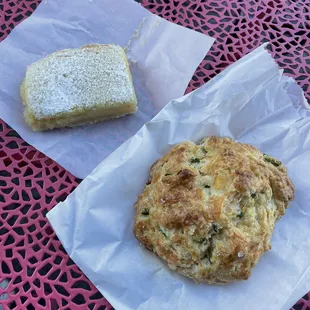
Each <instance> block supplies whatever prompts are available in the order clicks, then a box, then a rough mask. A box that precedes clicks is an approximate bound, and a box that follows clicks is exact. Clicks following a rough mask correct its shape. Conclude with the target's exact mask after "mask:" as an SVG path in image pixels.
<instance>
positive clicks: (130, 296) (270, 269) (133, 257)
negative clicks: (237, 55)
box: [47, 46, 310, 310]
mask: <svg viewBox="0 0 310 310" xmlns="http://www.w3.org/2000/svg"><path fill="white" fill-rule="evenodd" d="M208 135H218V136H229V137H232V138H234V139H237V140H238V141H241V142H247V143H251V144H253V145H254V146H256V147H258V148H259V149H260V150H262V151H263V152H266V153H268V154H270V155H273V156H275V157H276V158H279V159H280V160H282V161H283V162H284V164H285V165H286V166H287V167H288V171H289V175H290V177H291V178H292V180H293V182H294V184H295V186H296V198H295V200H294V202H293V203H291V205H290V208H289V209H288V210H287V212H286V215H285V216H284V217H283V218H281V219H280V221H279V222H278V223H277V225H276V228H275V232H274V235H273V240H272V250H270V251H268V252H267V253H266V254H265V255H264V256H263V257H262V259H261V260H260V262H259V263H258V265H257V266H256V268H255V269H254V270H253V274H252V276H251V278H250V279H249V280H248V281H243V282H240V283H234V284H230V285H226V286H210V285H204V284H200V285H199V284H195V283H194V282H193V281H191V280H188V279H186V278H184V277H182V276H179V275H178V274H176V273H175V272H172V271H170V270H169V269H168V268H167V267H166V266H165V264H164V263H163V262H162V261H161V260H160V259H158V258H157V257H156V256H155V255H154V254H152V253H150V252H149V251H147V250H145V249H144V248H142V247H141V246H140V245H139V243H138V241H137V240H136V239H135V237H134V235H133V233H132V228H133V218H134V206H133V205H134V203H135V201H136V199H137V196H138V195H139V194H140V193H141V191H142V190H143V188H144V186H145V183H146V181H147V178H148V173H149V168H150V166H151V165H152V163H153V162H154V161H155V160H156V159H158V158H159V157H160V156H162V155H163V154H165V153H166V152H167V151H168V150H169V149H170V148H171V146H172V145H174V144H176V143H179V142H181V141H184V140H193V141H197V142H198V141H199V140H200V139H201V138H203V137H205V136H208ZM309 156H310V118H309V112H308V111H307V110H306V107H305V103H304V97H303V93H302V91H301V89H300V88H299V86H297V84H296V83H295V81H294V80H292V79H290V78H287V77H285V76H282V73H281V71H279V70H278V67H277V65H276V64H275V63H274V61H273V59H272V57H271V56H270V55H269V53H268V52H267V51H266V50H265V49H264V46H262V47H260V48H258V49H256V50H255V51H253V52H252V53H250V54H249V55H247V56H245V57H243V58H242V59H241V60H239V61H238V62H236V63H235V64H233V65H232V66H230V67H229V68H227V69H226V70H225V71H223V72H222V73H221V74H219V75H218V76H216V77H215V78H214V79H213V80H211V81H210V82H208V83H207V84H205V85H204V86H203V87H201V88H200V89H198V90H196V91H195V92H193V93H191V94H189V95H187V96H184V97H182V98H180V99H177V100H173V101H171V102H170V103H169V104H168V105H167V106H166V107H165V108H164V109H163V110H162V111H161V112H160V113H159V114H158V115H157V116H156V117H155V118H154V119H153V120H152V121H151V122H149V123H148V124H146V125H145V126H143V128H142V129H141V130H140V131H139V132H138V133H137V134H136V135H135V136H134V137H132V138H131V139H130V140H128V141H127V142H126V143H124V144H123V145H122V146H121V147H120V148H118V149H117V150H116V151H115V152H114V153H112V154H111V155H110V156H109V157H108V158H106V159H105V160H104V161H103V162H102V163H101V164H100V165H99V166H98V167H97V168H96V169H95V170H94V171H93V173H92V174H90V175H89V176H88V177H87V178H86V179H85V180H84V181H83V182H82V183H81V184H80V186H79V187H78V188H77V189H76V190H75V191H74V192H73V194H71V195H70V196H69V197H68V198H67V200H66V201H65V202H63V203H60V204H59V205H57V206H56V207H55V208H54V209H53V210H51V211H50V212H49V213H48V215H47V216H48V219H49V221H50V223H51V224H52V226H53V228H54V229H55V231H56V233H57V235H58V237H59V239H60V240H61V242H62V243H63V245H64V247H65V249H66V251H67V252H68V254H69V255H70V257H71V258H72V259H73V260H74V261H75V262H76V263H77V265H78V266H79V267H80V268H81V269H82V270H83V271H84V273H85V274H86V275H87V276H88V278H89V279H90V280H91V281H92V282H93V283H94V284H95V285H96V287H97V288H98V289H99V290H100V291H101V292H102V294H103V295H104V296H105V297H106V298H107V299H108V300H109V301H110V303H111V304H112V305H113V306H114V307H115V308H116V309H117V310H121V309H139V310H140V309H145V310H146V309H154V310H155V309H171V310H174V309H191V310H200V309H225V310H226V309H229V310H234V309H236V310H237V309H238V310H240V309H252V310H265V309H266V310H270V309H272V310H277V309H283V310H288V308H289V307H290V306H292V305H293V304H294V303H295V302H296V301H297V300H298V299H299V298H300V297H301V296H302V295H303V294H305V293H306V292H307V291H308V290H309V289H310V283H309V281H306V280H307V279H309V273H307V270H308V268H309V266H310V255H309V253H310V242H309V238H310V228H309V227H310V210H309V201H310V192H309V175H310V165H309Z"/></svg>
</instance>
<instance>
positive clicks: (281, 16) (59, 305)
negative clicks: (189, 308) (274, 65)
mask: <svg viewBox="0 0 310 310" xmlns="http://www.w3.org/2000/svg"><path fill="white" fill-rule="evenodd" d="M39 2H40V0H0V41H1V40H3V39H4V38H5V37H6V36H7V35H8V34H9V33H10V31H11V30H12V29H13V28H14V26H16V25H17V24H18V23H19V22H21V21H22V20H24V19H25V18H27V17H28V16H30V15H31V13H32V12H33V11H34V10H35V9H36V7H37V5H38V4H39ZM139 2H141V4H142V5H143V6H144V7H146V8H147V9H149V10H150V11H152V12H153V13H155V14H158V15H160V16H162V17H164V18H166V19H168V20H170V21H173V22H175V23H178V24H181V25H183V26H186V27H190V28H192V29H195V30H197V31H201V32H203V33H205V34H208V35H210V36H212V37H214V38H216V42H215V44H214V45H213V47H212V49H211V50H210V52H209V53H208V55H207V56H206V57H205V59H204V61H203V62H202V63H201V64H200V66H199V68H198V69H197V71H196V73H195V75H194V76H193V78H192V80H191V82H190V84H189V87H188V90H187V91H191V90H193V89H195V88H197V87H199V86H200V85H202V84H203V83H205V82H207V81H208V80H209V79H211V78H212V77H214V76H215V75H216V74H218V73H219V72H221V71H222V70H223V69H224V68H226V67H227V66H228V65H229V64H231V63H232V62H234V61H236V60H237V59H239V58H240V57H242V56H243V55H245V54H246V53H248V52H249V51H251V50H253V49H254V48H256V47H258V46H259V45H260V44H261V43H263V42H267V41H269V42H271V46H270V50H271V52H272V55H273V56H274V58H275V59H276V61H277V62H278V64H279V66H280V67H282V68H283V69H284V72H285V73H286V74H288V75H290V76H292V77H294V78H295V79H296V80H297V82H298V83H299V84H300V85H301V86H302V88H303V89H304V91H305V94H306V97H307V99H308V100H309V99H310V87H309V84H310V3H309V1H308V0H270V1H269V0H200V1H198V0H174V1H172V0H140V1H139ZM0 61H1V60H0ZM0 87H1V85H0ZM79 181H80V180H77V179H76V178H75V177H74V176H72V175H71V174H70V173H68V172H67V171H65V170H64V169H63V168H62V167H61V166H59V165H58V164H57V163H55V162H54V161H53V160H51V159H49V158H48V157H46V156H45V155H44V154H42V153H40V152H39V151H37V150H36V149H34V148H33V147H32V146H29V145H28V144H27V143H26V142H24V141H23V140H22V139H21V138H20V137H19V136H18V134H17V133H16V132H15V131H14V130H13V129H11V128H10V127H9V126H8V125H6V124H5V123H4V122H3V121H1V120H0V266H1V267H0V268H1V269H0V309H1V305H2V306H3V308H4V309H27V310H31V309H52V310H54V309H91V310H92V309H95V310H103V309H107V310H108V309H112V308H111V306H110V304H109V303H108V302H107V301H106V300H105V299H104V297H102V295H101V294H100V293H99V292H98V291H97V290H96V288H95V287H94V286H93V285H92V284H91V283H90V282H89V281H88V279H87V278H86V277H85V276H84V275H83V273H82V272H81V271H80V270H79V268H78V267H77V266H76V265H75V264H74V263H73V261H72V260H71V259H70V258H69V257H68V256H67V254H66V253H65V251H64V249H63V247H62V245H61V243H60V242H59V240H58V239H57V237H56V235H55V233H54V232H53V230H52V228H51V227H50V225H49V224H48V222H47V220H46V217H45V215H46V213H47V212H48V210H50V209H51V208H52V207H53V206H55V205H56V204H57V202H59V201H63V200H64V199H65V198H66V196H67V195H68V194H69V193H70V192H72V191H73V190H74V188H75V187H76V186H77V185H78V183H79ZM309 299H310V293H308V294H307V295H305V296H304V297H303V298H301V299H300V300H299V301H298V302H297V303H296V304H295V306H294V307H293V308H292V309H295V310H306V309H307V310H310V300H309Z"/></svg>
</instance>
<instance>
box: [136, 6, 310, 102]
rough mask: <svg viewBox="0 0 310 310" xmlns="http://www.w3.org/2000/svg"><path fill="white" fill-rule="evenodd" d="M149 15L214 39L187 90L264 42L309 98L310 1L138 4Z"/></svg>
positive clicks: (192, 88)
mask: <svg viewBox="0 0 310 310" xmlns="http://www.w3.org/2000/svg"><path fill="white" fill-rule="evenodd" d="M139 2H140V3H141V4H142V5H143V6H144V7H146V8H148V9H149V10H150V11H151V12H153V13H155V14H158V15H160V16H161V17H163V18H166V19H168V20H170V21H172V22H175V23H178V24H180V25H183V26H186V27H189V28H192V29H195V30H197V31H200V32H203V33H205V34H208V35H210V36H212V37H213V38H215V39H216V41H215V43H214V44H213V46H212V48H211V50H210V52H209V53H208V55H207V56H206V57H205V59H204V61H203V62H202V63H201V64H200V66H199V68H198V69H197V71H196V73H195V75H194V77H193V79H192V80H191V82H190V84H189V87H188V91H191V90H194V89H195V88H197V87H199V86H201V85H202V84H203V83H205V82H207V81H209V80H210V79H211V78H213V77H214V76H215V75H217V74H218V73H220V72H221V71H222V70H223V69H225V68H226V67H227V66H229V65H230V64H232V63H233V62H235V61H236V60H238V59H239V58H241V57H242V56H244V55H245V54H247V53H248V52H250V51H252V50H253V49H255V48H256V47H258V46H259V45H261V44H262V43H264V42H270V43H271V44H270V46H269V48H270V51H271V54H272V55H273V57H274V59H275V60H276V62H277V63H278V64H279V66H280V67H281V68H283V69H284V72H285V74H287V75H289V76H292V77H293V78H295V79H296V81H297V82H298V84H299V85H300V86H301V87H302V88H303V90H304V92H305V95H306V98H307V99H308V101H309V100H310V86H309V84H310V2H309V0H222V1H219V0H174V1H169V0H139Z"/></svg>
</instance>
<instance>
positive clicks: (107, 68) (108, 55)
mask: <svg viewBox="0 0 310 310" xmlns="http://www.w3.org/2000/svg"><path fill="white" fill-rule="evenodd" d="M125 57H126V56H125V53H124V51H123V49H122V48H121V47H119V46H117V45H90V46H86V47H83V48H80V49H68V50H62V51H59V52H56V53H54V54H51V55H49V56H48V57H46V58H44V59H41V60H39V61H38V62H36V63H34V64H32V65H31V66H30V67H29V68H28V70H27V73H26V79H25V89H26V90H27V99H28V103H29V108H30V109H31V111H32V113H33V115H34V116H35V117H36V118H38V119H40V118H44V117H51V116H54V115H57V114H59V113H66V112H71V111H73V110H75V109H80V108H81V109H83V108H91V107H95V106H96V105H99V104H105V105H113V104H116V103H129V102H132V101H135V94H134V89H133V86H132V82H131V77H130V72H128V69H127V66H126V58H125Z"/></svg>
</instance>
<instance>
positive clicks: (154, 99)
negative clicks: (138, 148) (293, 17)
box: [0, 0, 213, 178]
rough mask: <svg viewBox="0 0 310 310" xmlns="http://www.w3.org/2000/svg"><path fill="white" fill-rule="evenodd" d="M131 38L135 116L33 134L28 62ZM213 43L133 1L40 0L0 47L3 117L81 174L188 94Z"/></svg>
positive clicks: (22, 133)
mask: <svg viewBox="0 0 310 310" xmlns="http://www.w3.org/2000/svg"><path fill="white" fill-rule="evenodd" d="M137 29H138V31H137ZM134 34H135V35H134ZM133 36H134V37H133ZM130 38H132V40H131V45H130V47H129V51H128V57H129V59H130V60H131V61H132V62H133V64H132V66H131V71H132V74H133V81H134V85H135V89H136V93H137V98H138V107H139V111H138V112H137V113H136V114H134V115H130V116H126V117H123V118H119V119H116V120H111V121H107V122H104V123H102V124H97V125H92V126H87V127H80V128H75V129H64V130H53V131H50V132H43V133H37V132H32V131H31V129H30V128H29V127H28V126H27V124H25V122H24V119H23V110H24V108H23V104H22V101H21V99H20V94H19V88H20V84H21V82H22V80H23V78H24V75H25V70H26V67H27V66H28V65H30V64H31V63H33V62H34V61H36V60H38V59H40V58H43V57H45V56H47V55H48V54H50V53H52V52H55V51H57V50H60V49H64V48H71V47H80V46H82V45H85V44H91V43H115V44H119V45H121V46H123V47H126V46H127V43H128V41H130ZM212 43H213V39H212V38H210V37H207V36H205V35H203V34H201V33H198V32H195V31H192V30H190V29H186V28H184V27H181V26H178V25H175V24H173V23H170V22H168V21H165V20H164V19H161V18H159V17H157V16H155V15H153V14H151V13H150V12H148V11H147V10H145V9H144V8H142V7H141V6H140V5H139V4H137V3H135V2H134V1H133V0H92V1H89V0H74V1H68V0H48V1H42V3H41V4H40V6H39V8H38V9H37V10H36V11H35V12H34V14H33V15H32V16H31V17H30V18H28V19H27V20H26V21H24V22H23V23H22V24H21V25H19V26H18V27H16V29H14V31H13V32H12V33H11V34H10V35H9V36H8V38H7V39H6V40H4V42H2V43H1V44H0V82H1V83H0V84H1V88H0V117H1V118H2V119H3V120H4V121H6V122H7V123H8V124H9V125H11V126H12V127H13V128H14V129H15V130H16V131H17V132H18V133H19V134H20V135H21V136H22V137H23V138H24V139H25V140H26V141H27V142H28V143H30V144H32V145H33V146H35V147H36V148H37V149H39V150H40V151H42V152H43V153H45V154H46V155H48V156H49V157H51V158H52V159H54V160H55V161H57V162H58V163H60V164H61V165H62V166H63V167H64V168H66V169H67V170H69V171H70V172H71V173H73V174H74V175H75V176H77V177H81V178H83V177H85V176H86V175H88V174H89V173H90V172H91V171H92V170H93V169H94V168H95V167H96V166H97V165H98V164H99V163H100V162H101V161H102V160H103V159H104V158H105V157H106V156H107V155H109V154H110V153H111V152H112V151H114V150H115V149H116V148H117V147H118V146H120V145H121V144H122V143H123V142H125V141H126V140H127V139H129V138H130V137H131V136H132V135H133V134H135V133H136V132H137V131H138V130H139V129H140V128H141V127H142V125H144V124H145V123H146V122H148V121H149V120H151V119H152V118H153V117H154V116H155V115H156V113H157V112H159V111H160V109H161V108H162V107H164V106H165V105H166V104H167V103H168V102H169V101H170V100H172V99H174V98H177V97H180V96H182V95H183V94H184V91H185V89H186V86H187V84H188V82H189V81H190V79H191V77H192V75H193V73H194V71H195V69H196V67H197V66H198V65H199V63H200V61H201V60H202V59H203V57H204V56H205V54H206V53H207V52H208V50H209V49H210V47H211V45H212Z"/></svg>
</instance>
